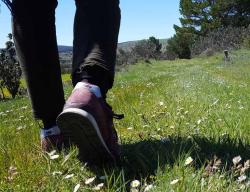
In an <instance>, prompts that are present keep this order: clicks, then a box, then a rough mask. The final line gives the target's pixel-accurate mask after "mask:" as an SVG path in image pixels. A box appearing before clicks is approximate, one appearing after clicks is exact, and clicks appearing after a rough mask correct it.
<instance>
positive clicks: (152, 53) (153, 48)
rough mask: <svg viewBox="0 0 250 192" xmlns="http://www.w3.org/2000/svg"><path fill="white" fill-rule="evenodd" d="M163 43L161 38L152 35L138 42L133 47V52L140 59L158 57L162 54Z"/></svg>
mask: <svg viewBox="0 0 250 192" xmlns="http://www.w3.org/2000/svg"><path fill="white" fill-rule="evenodd" d="M161 48H162V44H161V43H160V41H159V39H156V38H155V37H150V38H149V39H147V40H142V41H139V42H138V43H136V45H135V46H134V47H133V49H132V53H133V54H135V55H136V57H137V58H139V59H144V60H148V59H158V58H159V56H160V54H161Z"/></svg>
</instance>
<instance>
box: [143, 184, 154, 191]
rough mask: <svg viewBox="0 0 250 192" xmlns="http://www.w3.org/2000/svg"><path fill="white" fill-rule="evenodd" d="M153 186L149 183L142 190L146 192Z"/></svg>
mask: <svg viewBox="0 0 250 192" xmlns="http://www.w3.org/2000/svg"><path fill="white" fill-rule="evenodd" d="M153 188H154V186H153V185H152V184H151V185H147V186H146V187H145V189H144V192H147V191H150V190H151V189H153Z"/></svg>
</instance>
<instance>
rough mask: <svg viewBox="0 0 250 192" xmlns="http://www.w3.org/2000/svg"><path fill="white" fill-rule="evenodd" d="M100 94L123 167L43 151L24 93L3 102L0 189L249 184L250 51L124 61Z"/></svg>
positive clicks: (249, 187)
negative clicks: (116, 116)
mask: <svg viewBox="0 0 250 192" xmlns="http://www.w3.org/2000/svg"><path fill="white" fill-rule="evenodd" d="M63 79H64V85H65V94H66V97H67V96H68V95H69V93H70V91H71V86H70V78H69V76H67V75H66V76H63ZM108 101H109V103H110V104H111V105H112V106H113V108H114V111H115V112H117V113H124V114H125V119H124V120H120V121H115V126H116V128H117V131H118V134H119V136H120V143H121V145H122V162H123V163H122V167H115V168H110V167H104V168H98V167H91V168H90V167H88V166H86V164H84V163H82V162H80V161H78V159H77V149H76V148H72V150H71V151H70V153H69V154H63V153H61V154H58V153H57V154H58V155H59V156H58V155H57V154H46V153H43V152H42V151H41V149H40V146H39V142H40V140H39V134H38V133H39V132H38V130H39V127H40V126H41V123H39V122H37V121H34V120H33V119H32V112H31V107H30V104H29V100H28V98H27V97H23V98H17V99H15V100H11V99H10V100H5V101H1V102H0V191H117V192H119V191H157V192H158V191H181V192H182V191H209V192H211V191H230V192H231V191H250V172H249V167H250V161H249V159H250V51H246V50H241V51H236V52H233V53H232V56H231V61H229V62H225V61H224V60H223V56H222V55H216V56H213V57H209V58H207V57H203V58H196V59H192V60H176V61H160V62H159V61H157V62H154V61H152V63H151V64H145V63H141V64H137V65H134V66H131V67H129V68H127V69H124V71H123V72H119V73H118V74H117V76H116V83H115V86H114V88H113V89H112V91H111V92H110V93H109V96H108ZM136 180H138V181H139V182H140V183H139V182H137V181H136ZM132 186H133V187H132Z"/></svg>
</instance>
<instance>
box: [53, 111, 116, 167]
mask: <svg viewBox="0 0 250 192" xmlns="http://www.w3.org/2000/svg"><path fill="white" fill-rule="evenodd" d="M57 125H58V127H59V128H60V129H61V132H62V134H63V135H64V136H66V137H69V138H70V140H71V141H72V142H73V143H74V144H76V145H77V146H78V147H79V155H80V156H81V158H82V160H83V161H87V162H98V163H101V162H104V161H107V160H115V158H114V156H113V155H112V153H111V152H110V150H109V149H108V147H107V145H106V144H105V141H104V140H103V137H102V135H101V132H100V129H99V127H98V125H97V122H96V121H95V118H94V117H93V116H92V115H91V114H90V113H88V112H86V111H84V110H82V109H78V108H68V109H66V110H64V111H63V112H62V113H61V114H60V115H59V116H58V117H57Z"/></svg>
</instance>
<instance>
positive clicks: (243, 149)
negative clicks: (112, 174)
mask: <svg viewBox="0 0 250 192" xmlns="http://www.w3.org/2000/svg"><path fill="white" fill-rule="evenodd" d="M122 149H123V150H122V155H123V163H122V164H123V170H124V176H125V179H126V180H131V179H134V178H142V179H147V178H148V177H149V176H150V175H155V173H156V171H157V170H158V169H159V168H160V169H161V168H164V167H165V166H173V165H174V164H175V163H178V162H179V160H180V159H183V158H185V157H187V156H192V158H193V159H194V160H195V166H196V168H197V169H198V168H200V167H201V166H204V164H207V163H208V162H209V160H213V158H214V156H215V155H216V156H217V158H219V159H221V161H222V163H223V165H224V166H227V167H225V168H226V169H229V168H230V167H231V166H232V159H233V158H234V157H235V156H238V155H240V156H241V157H242V159H243V160H247V159H250V145H249V143H245V142H243V141H242V140H240V139H230V138H229V137H228V136H224V137H221V138H205V137H199V136H194V137H189V138H186V137H177V136H170V137H168V138H166V139H164V140H144V141H139V142H136V143H131V144H125V145H123V146H122Z"/></svg>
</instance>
